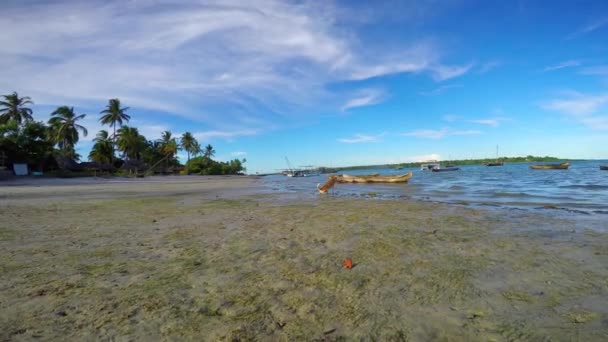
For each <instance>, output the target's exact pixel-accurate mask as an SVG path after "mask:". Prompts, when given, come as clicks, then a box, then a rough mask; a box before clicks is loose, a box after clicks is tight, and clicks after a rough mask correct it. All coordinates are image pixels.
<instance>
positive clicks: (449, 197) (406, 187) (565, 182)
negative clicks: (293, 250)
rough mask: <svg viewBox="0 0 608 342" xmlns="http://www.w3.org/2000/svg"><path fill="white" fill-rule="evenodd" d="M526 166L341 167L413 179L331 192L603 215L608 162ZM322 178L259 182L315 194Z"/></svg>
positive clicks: (606, 208)
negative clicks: (411, 174)
mask: <svg viewBox="0 0 608 342" xmlns="http://www.w3.org/2000/svg"><path fill="white" fill-rule="evenodd" d="M531 164H533V163H514V164H506V165H504V166H496V167H487V166H483V165H466V166H460V168H461V169H460V170H459V171H455V172H441V173H436V172H429V171H420V169H418V168H405V169H402V170H395V169H389V168H374V169H366V170H356V171H346V172H345V173H347V174H351V175H360V174H370V173H380V174H382V175H390V174H401V173H406V172H410V171H412V172H414V177H413V178H412V179H411V180H410V182H409V183H408V184H364V185H361V184H338V185H336V187H335V189H334V194H336V195H338V196H363V197H373V198H379V199H383V198H386V199H394V198H410V199H417V200H425V201H433V202H444V203H458V204H467V205H473V206H487V207H507V208H513V209H528V210H537V209H538V210H544V211H547V210H548V209H552V210H551V211H552V212H553V211H556V210H559V211H560V212H564V213H569V214H573V215H585V216H599V217H604V218H605V217H606V215H608V172H607V171H602V170H600V169H599V165H604V164H608V161H573V162H571V163H570V164H571V166H570V168H569V169H568V170H531V169H530V168H529V165H531ZM340 173H341V172H340ZM326 179H327V175H320V176H313V177H302V178H290V177H284V176H280V175H273V176H267V177H264V183H266V184H267V185H268V186H270V188H272V189H273V190H276V191H284V192H295V193H303V194H310V195H315V194H316V186H317V184H319V183H324V182H325V180H326Z"/></svg>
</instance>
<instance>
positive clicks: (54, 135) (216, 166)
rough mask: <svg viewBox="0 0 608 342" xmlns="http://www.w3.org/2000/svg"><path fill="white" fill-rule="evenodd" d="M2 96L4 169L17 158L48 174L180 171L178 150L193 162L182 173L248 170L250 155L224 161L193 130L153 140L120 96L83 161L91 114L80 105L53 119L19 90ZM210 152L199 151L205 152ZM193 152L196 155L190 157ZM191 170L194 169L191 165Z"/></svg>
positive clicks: (107, 111) (0, 130)
mask: <svg viewBox="0 0 608 342" xmlns="http://www.w3.org/2000/svg"><path fill="white" fill-rule="evenodd" d="M2 98H3V100H2V101H0V169H3V168H8V169H12V166H13V164H16V163H25V164H27V165H28V167H29V169H30V170H33V171H44V172H45V174H47V175H61V176H69V177H74V176H87V175H89V174H96V172H97V171H104V172H108V173H116V174H125V173H128V174H131V173H133V172H135V173H140V172H142V171H146V172H147V173H155V172H156V173H176V171H181V170H183V166H182V165H181V164H180V162H179V160H178V159H177V152H178V151H179V150H184V151H186V152H187V154H188V162H187V163H186V164H191V167H189V168H188V169H186V170H185V171H184V172H182V173H186V174H188V173H196V174H236V173H242V172H243V171H244V170H245V168H244V167H243V163H244V162H245V160H244V159H243V160H237V159H235V160H231V161H229V162H219V161H215V160H213V159H211V158H212V157H213V156H214V155H215V149H214V148H213V146H211V145H210V144H207V146H206V147H205V148H204V150H203V149H202V148H201V145H200V144H199V142H198V141H197V140H196V138H195V137H194V136H193V135H192V133H190V132H185V133H184V134H183V135H182V136H181V139H178V138H176V137H174V136H173V134H172V133H171V132H169V131H165V132H163V133H162V135H161V137H160V139H157V140H148V139H147V138H146V137H144V136H143V135H142V134H140V133H139V130H138V129H137V128H136V127H132V126H127V125H123V124H126V123H128V122H129V120H130V119H131V116H130V115H129V114H127V111H128V110H129V107H124V106H123V105H122V104H121V102H120V100H119V99H110V100H109V101H108V104H107V106H106V108H105V109H104V110H102V111H101V112H100V115H101V117H100V119H99V121H100V122H101V123H102V124H103V125H107V126H109V127H110V128H111V134H110V132H109V131H107V130H101V131H99V132H98V133H97V134H96V137H95V139H94V140H93V142H94V145H93V147H92V149H91V151H90V153H89V155H88V159H89V160H90V162H85V163H78V161H79V160H80V158H81V156H80V155H78V154H77V153H76V144H77V143H78V141H79V140H80V138H81V137H83V136H84V137H86V136H87V135H88V131H87V129H86V127H84V126H82V125H80V124H79V122H81V121H82V119H84V118H85V117H86V115H87V114H77V113H75V112H74V107H69V106H60V107H58V108H57V109H56V110H55V111H53V112H52V113H51V118H50V119H49V121H48V122H47V123H44V122H37V121H34V118H33V111H32V109H31V108H28V107H27V106H28V105H33V104H34V103H33V102H32V100H31V99H30V98H29V97H27V96H24V97H20V96H19V94H17V93H16V92H14V93H12V94H9V95H3V96H2ZM201 154H202V155H204V157H197V156H200V155H201ZM191 157H197V158H198V159H197V158H195V159H196V161H195V162H193V163H190V158H191ZM188 170H191V171H188Z"/></svg>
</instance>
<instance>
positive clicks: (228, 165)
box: [186, 156, 247, 175]
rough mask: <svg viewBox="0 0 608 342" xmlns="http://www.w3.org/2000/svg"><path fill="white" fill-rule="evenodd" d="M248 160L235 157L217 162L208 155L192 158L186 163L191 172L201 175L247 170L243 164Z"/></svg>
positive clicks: (237, 172)
mask: <svg viewBox="0 0 608 342" xmlns="http://www.w3.org/2000/svg"><path fill="white" fill-rule="evenodd" d="M246 161H247V160H245V159H243V160H239V159H233V160H231V161H229V162H217V161H215V160H213V159H211V158H209V157H207V156H202V157H196V158H192V159H191V160H190V161H189V162H188V163H186V170H187V172H189V173H190V174H200V175H234V174H240V173H242V172H244V171H245V167H244V166H243V164H244V163H245V162H246Z"/></svg>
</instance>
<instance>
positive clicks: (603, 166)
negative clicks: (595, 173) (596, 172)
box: [600, 165, 608, 171]
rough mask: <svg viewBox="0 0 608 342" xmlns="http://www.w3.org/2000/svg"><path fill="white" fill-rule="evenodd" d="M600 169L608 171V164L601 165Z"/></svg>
mask: <svg viewBox="0 0 608 342" xmlns="http://www.w3.org/2000/svg"><path fill="white" fill-rule="evenodd" d="M600 170H604V171H608V165H600Z"/></svg>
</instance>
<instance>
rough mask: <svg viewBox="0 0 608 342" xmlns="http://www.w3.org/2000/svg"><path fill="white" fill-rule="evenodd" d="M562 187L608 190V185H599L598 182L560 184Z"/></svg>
mask: <svg viewBox="0 0 608 342" xmlns="http://www.w3.org/2000/svg"><path fill="white" fill-rule="evenodd" d="M560 188H562V189H583V190H608V185H598V184H585V185H580V184H573V185H562V186H560Z"/></svg>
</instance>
